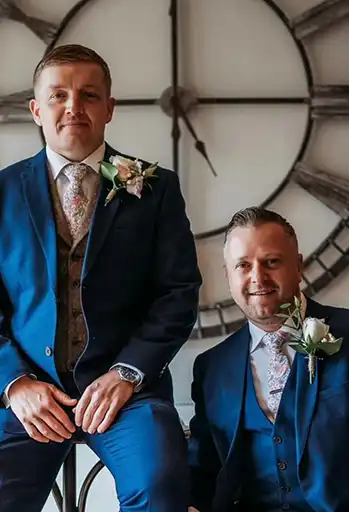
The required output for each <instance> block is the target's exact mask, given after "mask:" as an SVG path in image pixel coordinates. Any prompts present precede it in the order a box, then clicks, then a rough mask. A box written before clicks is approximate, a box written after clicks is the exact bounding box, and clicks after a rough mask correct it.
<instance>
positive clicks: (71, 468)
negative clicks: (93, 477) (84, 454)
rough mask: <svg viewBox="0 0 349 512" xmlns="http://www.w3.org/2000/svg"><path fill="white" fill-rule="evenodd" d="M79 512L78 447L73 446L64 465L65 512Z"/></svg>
mask: <svg viewBox="0 0 349 512" xmlns="http://www.w3.org/2000/svg"><path fill="white" fill-rule="evenodd" d="M62 512H77V508H76V445H75V444H73V445H72V447H71V449H70V451H69V453H68V456H67V457H66V459H65V461H64V463H63V511H62Z"/></svg>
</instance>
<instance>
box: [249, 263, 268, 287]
mask: <svg viewBox="0 0 349 512" xmlns="http://www.w3.org/2000/svg"><path fill="white" fill-rule="evenodd" d="M264 277H265V272H264V268H263V266H262V265H254V266H253V267H252V268H251V273H250V279H251V281H252V283H256V284H263V282H264Z"/></svg>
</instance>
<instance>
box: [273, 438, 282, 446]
mask: <svg viewBox="0 0 349 512" xmlns="http://www.w3.org/2000/svg"><path fill="white" fill-rule="evenodd" d="M273 441H274V443H276V444H281V443H282V438H281V437H279V436H274V437H273Z"/></svg>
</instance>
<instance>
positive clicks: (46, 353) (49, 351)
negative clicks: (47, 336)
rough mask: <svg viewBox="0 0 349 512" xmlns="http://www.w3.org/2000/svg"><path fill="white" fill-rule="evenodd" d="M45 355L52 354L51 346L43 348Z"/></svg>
mask: <svg viewBox="0 0 349 512" xmlns="http://www.w3.org/2000/svg"><path fill="white" fill-rule="evenodd" d="M45 356H47V357H50V356H52V348H50V347H46V348H45Z"/></svg>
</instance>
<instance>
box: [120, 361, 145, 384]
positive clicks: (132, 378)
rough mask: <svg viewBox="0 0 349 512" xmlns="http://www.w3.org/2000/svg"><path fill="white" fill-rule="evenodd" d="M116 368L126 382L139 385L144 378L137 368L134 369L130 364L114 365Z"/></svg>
mask: <svg viewBox="0 0 349 512" xmlns="http://www.w3.org/2000/svg"><path fill="white" fill-rule="evenodd" d="M114 370H116V371H117V372H118V374H119V375H120V379H121V380H124V381H125V382H130V383H131V384H133V385H134V386H138V384H140V382H141V380H142V377H141V375H140V374H139V373H138V372H137V371H136V370H133V369H132V368H129V367H128V366H123V365H122V364H117V365H115V366H114Z"/></svg>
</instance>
